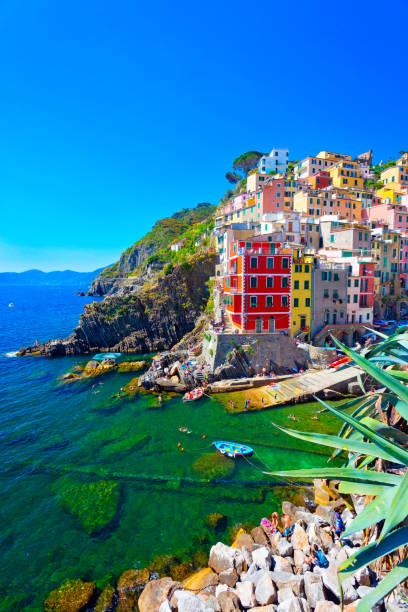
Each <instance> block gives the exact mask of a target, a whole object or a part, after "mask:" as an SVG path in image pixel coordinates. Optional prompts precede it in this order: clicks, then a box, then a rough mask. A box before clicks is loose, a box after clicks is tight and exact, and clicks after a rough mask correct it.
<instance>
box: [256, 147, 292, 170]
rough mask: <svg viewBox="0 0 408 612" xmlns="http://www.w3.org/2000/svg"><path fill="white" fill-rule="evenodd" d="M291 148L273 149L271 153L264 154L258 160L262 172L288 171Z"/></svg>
mask: <svg viewBox="0 0 408 612" xmlns="http://www.w3.org/2000/svg"><path fill="white" fill-rule="evenodd" d="M288 159H289V149H272V151H271V152H270V153H269V155H263V156H262V157H261V159H260V160H259V162H258V170H259V172H260V173H261V174H268V173H269V172H272V171H273V172H286V170H287V169H288Z"/></svg>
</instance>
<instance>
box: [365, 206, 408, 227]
mask: <svg viewBox="0 0 408 612" xmlns="http://www.w3.org/2000/svg"><path fill="white" fill-rule="evenodd" d="M364 211H365V216H366V218H367V220H369V221H372V222H373V223H374V224H375V225H376V226H378V225H388V226H389V227H390V228H391V229H400V230H401V231H404V232H405V231H408V207H407V206H402V205H401V204H390V203H387V202H382V203H381V204H377V206H372V207H371V208H366V209H364Z"/></svg>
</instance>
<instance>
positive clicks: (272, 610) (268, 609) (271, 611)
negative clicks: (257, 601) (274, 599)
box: [248, 604, 276, 612]
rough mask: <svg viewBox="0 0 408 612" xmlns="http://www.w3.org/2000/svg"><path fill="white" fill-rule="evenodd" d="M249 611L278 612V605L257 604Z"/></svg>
mask: <svg viewBox="0 0 408 612" xmlns="http://www.w3.org/2000/svg"><path fill="white" fill-rule="evenodd" d="M248 612H276V606H274V605H273V604H269V606H256V607H255V608H249V610H248Z"/></svg>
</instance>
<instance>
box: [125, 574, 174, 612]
mask: <svg viewBox="0 0 408 612" xmlns="http://www.w3.org/2000/svg"><path fill="white" fill-rule="evenodd" d="M175 586H177V582H174V581H173V580H172V579H171V578H159V579H158V580H152V581H151V582H148V583H147V584H146V586H145V588H144V589H143V591H142V593H141V595H140V597H139V600H138V602H137V605H138V608H139V610H140V612H158V610H159V608H160V605H161V604H162V603H163V602H164V601H165V600H166V599H167V596H168V594H169V593H170V590H171V589H173V587H175ZM180 586H181V585H180ZM118 591H119V584H118ZM118 609H119V608H118Z"/></svg>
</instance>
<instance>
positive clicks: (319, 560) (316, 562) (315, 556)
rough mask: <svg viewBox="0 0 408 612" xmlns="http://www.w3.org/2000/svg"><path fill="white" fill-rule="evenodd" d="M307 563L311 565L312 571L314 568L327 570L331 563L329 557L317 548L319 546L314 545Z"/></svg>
mask: <svg viewBox="0 0 408 612" xmlns="http://www.w3.org/2000/svg"><path fill="white" fill-rule="evenodd" d="M306 563H308V564H311V569H312V567H313V566H317V567H323V568H327V567H329V561H328V559H327V557H326V556H325V555H324V553H323V551H322V550H320V548H319V547H318V546H317V544H313V548H312V554H311V555H310V557H309V558H308V559H307V560H306Z"/></svg>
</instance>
